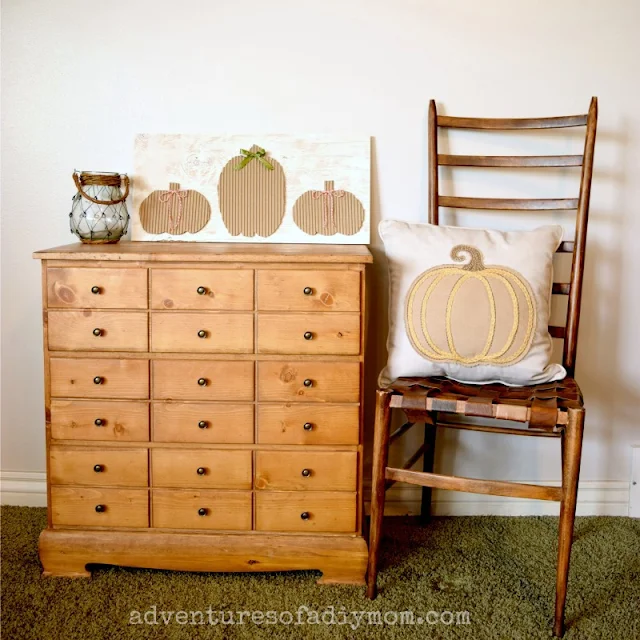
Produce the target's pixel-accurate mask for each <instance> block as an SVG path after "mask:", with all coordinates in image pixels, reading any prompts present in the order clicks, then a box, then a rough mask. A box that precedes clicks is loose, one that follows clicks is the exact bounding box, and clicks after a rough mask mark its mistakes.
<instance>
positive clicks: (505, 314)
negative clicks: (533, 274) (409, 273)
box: [405, 245, 536, 365]
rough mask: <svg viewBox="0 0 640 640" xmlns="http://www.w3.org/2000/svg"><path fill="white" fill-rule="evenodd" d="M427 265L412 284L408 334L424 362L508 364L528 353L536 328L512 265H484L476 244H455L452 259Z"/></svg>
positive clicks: (530, 298) (527, 294) (530, 302)
mask: <svg viewBox="0 0 640 640" xmlns="http://www.w3.org/2000/svg"><path fill="white" fill-rule="evenodd" d="M463 254H468V256H470V258H471V259H470V261H469V262H468V263H467V264H465V265H463V266H456V265H442V266H438V267H433V268H432V269H428V270H427V271H425V272H424V273H422V274H421V275H419V276H418V277H417V278H416V280H415V282H414V283H413V284H412V285H411V288H410V289H409V292H408V294H407V300H406V306H405V326H406V329H407V335H408V336H409V340H410V341H411V344H412V345H413V347H414V349H415V350H416V351H418V353H420V354H422V355H423V356H424V357H425V358H427V359H429V360H446V361H449V362H457V363H459V364H464V365H475V364H494V365H509V364H513V363H515V362H517V361H518V360H521V359H522V358H523V357H524V356H525V355H526V354H527V352H528V351H529V349H530V347H531V343H532V340H533V335H534V331H535V327H536V308H535V302H534V295H533V292H532V290H531V286H530V285H529V283H528V282H527V281H526V280H525V279H524V277H523V276H522V275H521V274H519V273H518V272H517V271H515V270H513V269H509V268H508V267H500V266H485V265H484V262H483V258H482V253H481V252H480V251H479V250H478V249H476V248H475V247H471V246H468V245H456V246H455V247H453V249H452V250H451V258H452V260H454V261H455V262H461V261H463V260H464V257H463Z"/></svg>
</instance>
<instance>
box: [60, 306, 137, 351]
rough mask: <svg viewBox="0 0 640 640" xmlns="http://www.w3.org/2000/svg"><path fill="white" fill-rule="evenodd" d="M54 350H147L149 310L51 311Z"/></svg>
mask: <svg viewBox="0 0 640 640" xmlns="http://www.w3.org/2000/svg"><path fill="white" fill-rule="evenodd" d="M48 316H49V330H48V335H49V349H50V350H51V351H146V350H147V347H148V344H149V340H148V334H149V330H148V328H147V314H146V312H139V311H133V312H125V311H90V310H86V311H49V312H48Z"/></svg>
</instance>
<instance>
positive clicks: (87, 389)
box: [50, 358, 149, 400]
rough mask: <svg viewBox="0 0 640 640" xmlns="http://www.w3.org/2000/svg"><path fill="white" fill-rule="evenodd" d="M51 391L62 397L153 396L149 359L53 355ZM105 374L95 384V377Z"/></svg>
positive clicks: (128, 397) (51, 362)
mask: <svg viewBox="0 0 640 640" xmlns="http://www.w3.org/2000/svg"><path fill="white" fill-rule="evenodd" d="M50 371H51V373H50V376H51V378H50V384H51V395H52V396H53V397H59V398H127V399H132V400H136V399H139V398H148V397H149V361H148V360H113V359H101V360H94V359H90V358H51V360H50ZM96 377H100V378H102V382H101V383H100V384H95V382H94V378H96Z"/></svg>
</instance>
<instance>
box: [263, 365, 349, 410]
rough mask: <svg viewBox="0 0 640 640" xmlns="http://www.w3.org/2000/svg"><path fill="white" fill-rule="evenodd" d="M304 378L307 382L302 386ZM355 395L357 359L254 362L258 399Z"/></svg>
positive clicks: (344, 399)
mask: <svg viewBox="0 0 640 640" xmlns="http://www.w3.org/2000/svg"><path fill="white" fill-rule="evenodd" d="M305 380H309V381H310V382H311V385H310V386H305V384H304V382H305ZM359 399H360V364H359V363H356V362H340V363H335V362H316V361H280V362H278V361H274V362H259V363H258V400H260V401H262V402H265V401H266V402H358V401H359Z"/></svg>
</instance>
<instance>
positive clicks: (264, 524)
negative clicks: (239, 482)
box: [255, 491, 356, 533]
mask: <svg viewBox="0 0 640 640" xmlns="http://www.w3.org/2000/svg"><path fill="white" fill-rule="evenodd" d="M305 516H306V517H305ZM255 528H256V530H258V531H296V532H308V533H322V532H326V533H353V532H354V531H355V529H356V494H355V493H333V492H329V491H322V492H320V491H319V492H317V493H316V492H306V491H277V492H276V491H273V492H271V491H261V492H259V493H256V524H255Z"/></svg>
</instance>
